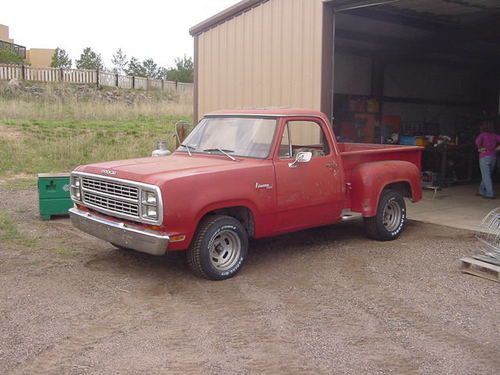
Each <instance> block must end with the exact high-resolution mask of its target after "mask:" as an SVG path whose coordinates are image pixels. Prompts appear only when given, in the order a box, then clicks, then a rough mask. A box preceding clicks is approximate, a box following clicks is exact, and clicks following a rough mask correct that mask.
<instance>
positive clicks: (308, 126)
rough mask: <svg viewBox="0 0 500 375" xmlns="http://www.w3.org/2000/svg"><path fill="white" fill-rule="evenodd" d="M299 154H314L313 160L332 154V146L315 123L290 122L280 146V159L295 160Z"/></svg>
mask: <svg viewBox="0 0 500 375" xmlns="http://www.w3.org/2000/svg"><path fill="white" fill-rule="evenodd" d="M298 152H312V154H313V158H314V157H318V156H325V155H328V154H329V153H330V146H329V145H328V141H327V139H326V137H325V135H324V133H323V130H322V129H321V126H320V125H319V124H317V123H316V122H313V121H289V122H288V123H287V125H286V127H285V131H284V133H283V138H282V141H281V146H280V154H279V156H280V158H281V159H287V158H294V157H295V155H297V153H298Z"/></svg>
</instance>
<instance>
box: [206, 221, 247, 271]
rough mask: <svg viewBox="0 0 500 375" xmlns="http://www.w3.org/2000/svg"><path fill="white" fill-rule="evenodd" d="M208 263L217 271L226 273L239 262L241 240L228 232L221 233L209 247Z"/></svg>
mask: <svg viewBox="0 0 500 375" xmlns="http://www.w3.org/2000/svg"><path fill="white" fill-rule="evenodd" d="M209 251H210V261H211V262H212V265H213V266H214V267H215V268H216V269H218V270H219V271H227V270H229V269H231V268H232V267H234V265H235V264H236V263H237V262H238V261H239V259H240V254H241V240H240V238H239V237H238V235H237V234H236V233H235V232H233V231H230V230H223V231H221V232H220V233H219V234H218V235H217V236H216V237H215V238H214V240H213V241H212V243H211V245H210V249H209Z"/></svg>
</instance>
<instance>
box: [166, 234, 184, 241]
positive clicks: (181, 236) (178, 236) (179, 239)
mask: <svg viewBox="0 0 500 375" xmlns="http://www.w3.org/2000/svg"><path fill="white" fill-rule="evenodd" d="M185 239H186V236H185V235H184V234H179V235H177V236H171V237H170V242H181V241H184V240H185Z"/></svg>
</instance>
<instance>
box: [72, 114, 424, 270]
mask: <svg viewBox="0 0 500 375" xmlns="http://www.w3.org/2000/svg"><path fill="white" fill-rule="evenodd" d="M421 152H422V149H421V148H420V147H412V146H392V145H372V144H353V143H337V142H336V139H335V136H334V133H333V131H332V127H331V125H330V123H329V121H328V119H327V118H326V116H325V115H324V114H322V113H320V112H316V111H311V110H294V109H280V110H269V109H267V110H258V111H256V110H251V111H230V112H229V111H224V112H216V113H212V114H209V115H206V116H205V117H204V118H203V119H202V120H201V121H200V123H199V124H198V125H197V126H196V127H195V129H194V130H193V131H192V132H191V134H190V135H189V136H188V137H187V138H186V140H185V142H184V143H183V144H182V145H181V146H180V147H179V148H178V149H177V151H176V152H174V153H173V154H172V155H170V156H166V157H154V158H153V157H152V158H141V159H132V160H123V161H113V162H106V163H100V164H91V165H85V166H80V167H78V168H76V169H75V170H74V171H73V173H72V175H71V197H72V199H73V201H74V203H75V206H74V208H72V209H71V210H70V216H71V220H72V222H73V224H74V226H75V227H77V228H79V229H81V230H83V231H84V232H86V233H89V234H91V235H93V236H95V237H98V238H101V239H103V240H105V241H108V242H110V243H112V244H113V245H115V246H116V247H118V248H127V249H133V250H136V251H140V252H144V253H148V254H153V255H164V254H165V253H166V252H167V251H168V252H170V251H187V260H188V263H189V265H190V267H191V269H192V270H193V272H194V273H195V274H196V275H198V276H200V277H204V278H207V279H212V280H222V279H227V278H229V277H231V276H234V275H235V274H236V273H237V272H238V271H239V270H240V269H241V267H242V265H243V262H244V260H245V258H246V255H247V251H248V241H249V238H263V237H269V236H275V235H278V234H282V233H287V232H292V231H298V230H301V229H305V228H311V227H317V226H322V225H330V224H333V223H336V222H338V221H340V220H342V217H343V212H345V211H347V210H348V211H354V212H359V213H361V214H362V216H363V217H364V221H365V225H366V231H367V234H368V236H369V237H371V238H374V239H377V240H381V241H386V240H393V239H396V238H397V237H398V236H399V235H400V234H401V231H402V230H403V228H404V226H405V221H406V206H405V201H404V197H408V198H410V199H411V200H412V201H413V202H416V201H419V200H420V199H421V197H422V190H421V185H420V160H421Z"/></svg>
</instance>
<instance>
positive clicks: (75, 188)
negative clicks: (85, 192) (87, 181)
mask: <svg viewBox="0 0 500 375" xmlns="http://www.w3.org/2000/svg"><path fill="white" fill-rule="evenodd" d="M71 199H73V200H77V201H80V200H82V191H81V181H80V176H71Z"/></svg>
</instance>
